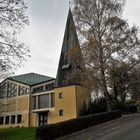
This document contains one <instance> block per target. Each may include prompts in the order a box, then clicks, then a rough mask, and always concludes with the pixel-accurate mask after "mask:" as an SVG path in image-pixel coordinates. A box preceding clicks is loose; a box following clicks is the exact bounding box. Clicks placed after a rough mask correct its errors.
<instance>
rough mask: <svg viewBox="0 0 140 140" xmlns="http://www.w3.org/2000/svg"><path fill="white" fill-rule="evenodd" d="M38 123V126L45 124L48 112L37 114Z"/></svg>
mask: <svg viewBox="0 0 140 140" xmlns="http://www.w3.org/2000/svg"><path fill="white" fill-rule="evenodd" d="M38 118H39V119H38V121H39V122H38V124H39V126H44V125H47V123H48V112H43V113H39V114H38Z"/></svg>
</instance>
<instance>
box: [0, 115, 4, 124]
mask: <svg viewBox="0 0 140 140" xmlns="http://www.w3.org/2000/svg"><path fill="white" fill-rule="evenodd" d="M3 122H4V117H3V116H1V117H0V125H2V124H3Z"/></svg>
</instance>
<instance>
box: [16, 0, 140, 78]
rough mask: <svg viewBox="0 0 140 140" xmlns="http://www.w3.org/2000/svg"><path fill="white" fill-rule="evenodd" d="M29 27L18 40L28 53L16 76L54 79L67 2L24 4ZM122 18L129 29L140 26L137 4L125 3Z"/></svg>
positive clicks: (29, 0)
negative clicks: (44, 76) (27, 57)
mask: <svg viewBox="0 0 140 140" xmlns="http://www.w3.org/2000/svg"><path fill="white" fill-rule="evenodd" d="M26 1H27V3H28V11H27V15H28V16H29V20H30V25H29V26H26V27H25V29H24V30H23V31H22V33H21V35H20V40H21V41H23V42H25V43H26V44H27V45H28V46H30V49H31V58H29V59H28V61H27V62H25V63H24V67H21V68H18V70H17V71H16V72H15V74H16V75H18V74H24V73H29V72H35V73H39V74H44V75H47V76H52V77H56V72H57V67H58V62H59V57H60V50H61V47H62V41H63V36H64V30H65V24H66V19H67V14H68V10H69V2H68V1H69V0H26ZM124 10H125V11H124V17H125V19H127V20H128V21H129V23H130V24H131V25H133V24H135V25H137V26H140V13H139V12H140V0H126V6H125V9H124Z"/></svg>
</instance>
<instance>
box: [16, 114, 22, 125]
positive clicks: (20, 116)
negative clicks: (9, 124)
mask: <svg viewBox="0 0 140 140" xmlns="http://www.w3.org/2000/svg"><path fill="white" fill-rule="evenodd" d="M21 121H22V115H21V114H19V115H17V123H21Z"/></svg>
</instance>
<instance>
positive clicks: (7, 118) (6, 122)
mask: <svg viewBox="0 0 140 140" xmlns="http://www.w3.org/2000/svg"><path fill="white" fill-rule="evenodd" d="M5 124H9V116H6V117H5Z"/></svg>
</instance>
